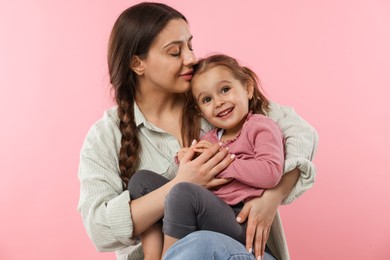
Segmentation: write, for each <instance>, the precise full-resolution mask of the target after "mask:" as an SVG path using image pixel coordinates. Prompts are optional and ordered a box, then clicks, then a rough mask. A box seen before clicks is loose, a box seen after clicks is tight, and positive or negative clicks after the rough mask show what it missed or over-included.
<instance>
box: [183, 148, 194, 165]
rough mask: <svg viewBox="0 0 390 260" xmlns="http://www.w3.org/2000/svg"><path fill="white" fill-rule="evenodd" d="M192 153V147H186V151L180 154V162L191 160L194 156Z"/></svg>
mask: <svg viewBox="0 0 390 260" xmlns="http://www.w3.org/2000/svg"><path fill="white" fill-rule="evenodd" d="M194 154H195V152H194V150H192V149H188V151H186V152H184V153H183V154H182V156H183V157H182V158H181V160H180V163H182V162H183V163H184V162H189V161H191V160H192V158H193V157H194Z"/></svg>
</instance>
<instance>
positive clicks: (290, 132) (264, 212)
mask: <svg viewBox="0 0 390 260" xmlns="http://www.w3.org/2000/svg"><path fill="white" fill-rule="evenodd" d="M268 116H269V117H271V118H272V119H273V120H274V121H275V122H276V123H277V124H278V125H279V127H280V128H281V130H282V131H283V134H284V136H285V138H286V160H285V165H284V172H285V174H284V175H283V177H282V179H281V181H280V183H279V184H278V185H277V186H276V187H275V188H272V189H268V190H266V191H265V192H264V193H263V195H262V196H261V197H260V198H256V199H253V200H251V201H249V202H247V203H246V204H245V206H244V208H243V210H242V211H241V212H240V214H239V215H238V217H237V220H238V221H239V222H243V221H245V220H246V219H247V218H248V227H247V241H246V243H247V246H248V245H252V242H253V241H254V245H255V248H254V249H255V253H256V256H259V255H263V254H264V249H265V243H266V241H267V240H268V236H269V231H270V228H271V224H272V222H273V219H274V217H275V214H276V211H277V208H278V206H279V205H280V204H281V203H291V202H292V201H293V200H295V199H296V198H298V197H299V196H300V195H301V194H303V193H304V192H305V191H306V190H308V189H309V188H311V187H312V185H313V184H314V181H315V167H314V165H313V164H312V162H311V160H312V159H313V156H314V153H315V151H316V148H317V142H318V134H317V132H316V131H315V129H314V128H313V127H311V126H310V125H309V124H308V123H307V122H306V121H304V120H303V119H302V118H300V117H299V116H298V115H297V114H296V113H295V112H294V110H293V109H291V108H288V107H282V106H280V105H278V104H276V103H271V105H270V111H269V113H268Z"/></svg>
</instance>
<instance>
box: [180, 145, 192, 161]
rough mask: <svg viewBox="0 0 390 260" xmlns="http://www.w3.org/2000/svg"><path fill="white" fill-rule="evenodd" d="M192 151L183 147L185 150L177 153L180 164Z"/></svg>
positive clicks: (182, 149)
mask: <svg viewBox="0 0 390 260" xmlns="http://www.w3.org/2000/svg"><path fill="white" fill-rule="evenodd" d="M190 149H191V148H190V147H183V148H181V149H180V150H179V151H178V152H177V160H178V161H179V163H180V162H181V160H182V159H183V157H184V155H185V154H186V153H187V152H188V151H189V150H190Z"/></svg>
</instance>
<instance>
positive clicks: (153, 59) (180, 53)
mask: <svg viewBox="0 0 390 260" xmlns="http://www.w3.org/2000/svg"><path fill="white" fill-rule="evenodd" d="M191 40H192V35H191V33H190V31H189V28H188V24H187V23H186V22H185V21H184V20H183V19H175V20H171V21H170V22H168V24H167V25H166V27H165V28H164V29H163V30H162V31H161V32H160V34H159V35H158V36H157V37H156V39H155V41H154V42H153V44H152V45H151V47H150V49H149V52H148V55H147V57H146V58H145V59H140V58H135V60H134V59H133V60H132V69H133V70H134V71H135V72H136V73H137V72H139V73H137V74H138V79H139V82H140V87H141V89H142V88H144V89H147V90H150V91H163V92H166V93H183V92H185V91H186V90H188V89H189V87H190V81H191V79H192V72H193V70H192V66H193V65H194V64H195V63H196V62H197V60H196V58H195V55H194V53H193V51H192V43H191ZM141 91H142V90H141Z"/></svg>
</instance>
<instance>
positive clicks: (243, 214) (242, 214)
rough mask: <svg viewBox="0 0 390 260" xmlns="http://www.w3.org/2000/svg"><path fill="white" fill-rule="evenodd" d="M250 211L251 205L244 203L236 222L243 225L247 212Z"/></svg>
mask: <svg viewBox="0 0 390 260" xmlns="http://www.w3.org/2000/svg"><path fill="white" fill-rule="evenodd" d="M250 210H251V205H250V204H249V203H245V205H244V207H243V208H242V209H241V211H240V213H238V215H237V218H236V219H237V222H238V223H243V222H245V221H246V219H247V218H248V216H249V212H250Z"/></svg>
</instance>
